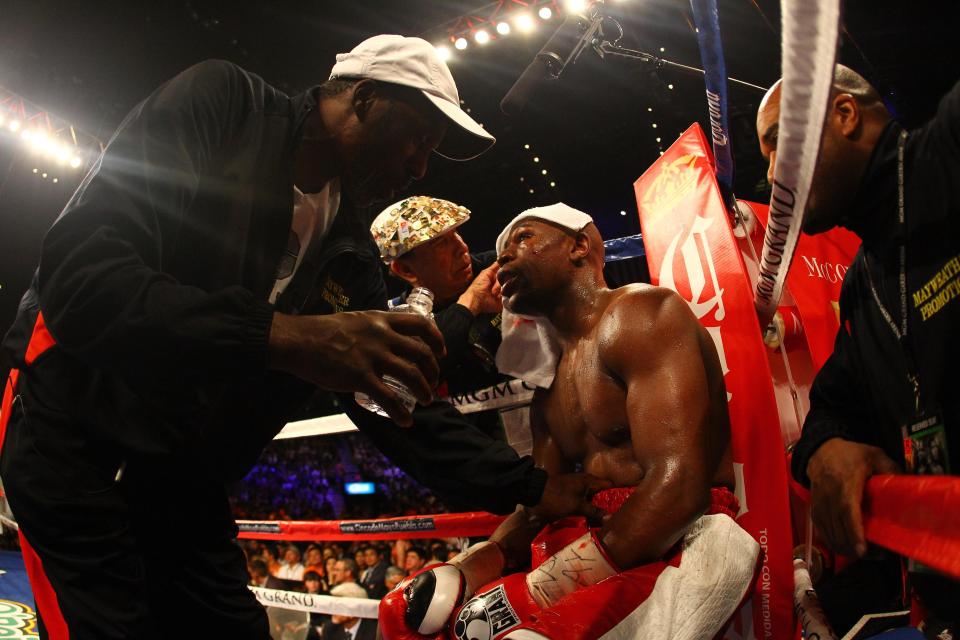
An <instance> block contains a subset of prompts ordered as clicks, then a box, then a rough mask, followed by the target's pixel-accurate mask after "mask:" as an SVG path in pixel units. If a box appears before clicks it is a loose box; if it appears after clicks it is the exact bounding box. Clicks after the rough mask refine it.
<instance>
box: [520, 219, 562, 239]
mask: <svg viewBox="0 0 960 640" xmlns="http://www.w3.org/2000/svg"><path fill="white" fill-rule="evenodd" d="M523 229H533V230H535V231H538V232H540V233H548V234H551V235H553V234H556V235H573V232H572V231H571V230H570V229H568V228H566V227H564V226H563V225H559V224H557V223H555V222H551V221H550V220H544V219H543V218H532V217H531V218H524V219H523V220H520V221H519V222H517V223H515V224H514V225H513V227H511V229H510V235H509V237H508V240H515V239H516V237H517V234H518V233H519V232H520V231H521V230H523Z"/></svg>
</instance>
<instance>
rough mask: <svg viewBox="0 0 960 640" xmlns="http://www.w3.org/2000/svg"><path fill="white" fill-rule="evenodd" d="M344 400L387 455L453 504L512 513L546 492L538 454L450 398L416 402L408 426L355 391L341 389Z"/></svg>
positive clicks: (351, 415) (349, 413)
mask: <svg viewBox="0 0 960 640" xmlns="http://www.w3.org/2000/svg"><path fill="white" fill-rule="evenodd" d="M340 404H341V406H342V407H343V408H344V411H345V412H346V414H347V416H349V418H350V420H352V421H353V423H354V424H355V425H357V428H359V429H360V431H361V432H363V433H364V434H366V435H367V436H368V437H369V438H370V439H371V440H372V441H373V443H374V445H376V447H377V448H378V449H379V450H380V451H382V452H383V454H384V455H386V456H387V457H388V458H390V460H391V461H393V462H394V464H396V465H397V466H398V467H400V468H401V469H403V470H404V471H405V472H406V473H407V474H409V475H410V476H411V477H413V479H414V480H416V481H417V482H419V483H420V484H422V485H424V486H425V487H427V488H429V489H430V490H432V491H434V492H435V493H436V494H437V495H438V496H439V497H440V498H441V499H442V500H443V501H444V502H446V503H447V505H448V506H450V507H451V508H453V509H458V510H483V511H490V512H491V513H501V514H507V513H511V512H513V511H514V509H516V507H517V504H523V505H528V506H533V505H535V504H537V503H538V502H539V501H540V498H541V496H542V495H543V489H544V486H546V482H547V474H546V472H545V471H543V470H542V469H537V468H536V467H534V464H533V458H531V457H530V456H524V457H522V458H521V457H520V456H519V455H517V452H516V451H515V450H514V449H513V448H512V447H511V446H510V445H508V444H507V443H506V442H502V441H500V440H494V439H493V438H491V437H490V436H488V435H486V434H485V433H483V432H482V431H480V430H479V429H478V428H476V427H474V426H473V425H472V424H471V423H470V422H468V421H467V420H466V419H465V418H464V417H463V416H462V415H461V414H460V412H458V411H457V410H456V409H454V408H453V407H452V406H451V405H450V404H448V403H446V402H435V403H434V404H432V405H430V406H429V407H417V409H416V410H415V411H414V413H413V420H414V424H413V426H412V427H411V428H409V429H401V428H400V427H398V426H397V425H395V424H394V423H393V422H392V421H390V420H388V419H386V418H382V417H380V416H378V415H376V414H374V413H371V412H369V411H366V410H364V409H361V408H360V407H359V406H357V404H356V403H355V402H354V401H353V397H352V396H348V395H341V396H340Z"/></svg>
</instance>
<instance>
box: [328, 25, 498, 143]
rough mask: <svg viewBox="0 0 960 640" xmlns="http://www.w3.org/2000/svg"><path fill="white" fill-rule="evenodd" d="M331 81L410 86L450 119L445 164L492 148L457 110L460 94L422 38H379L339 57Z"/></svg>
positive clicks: (476, 126)
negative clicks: (343, 80)
mask: <svg viewBox="0 0 960 640" xmlns="http://www.w3.org/2000/svg"><path fill="white" fill-rule="evenodd" d="M334 78H369V79H371V80H379V81H381V82H390V83H393V84H399V85H404V86H407V87H413V88H414V89H419V90H420V91H422V92H423V95H424V96H426V97H427V99H428V100H429V101H430V102H431V103H433V105H434V106H436V107H437V109H439V110H440V111H441V112H442V113H443V115H445V116H446V117H447V119H448V120H450V123H451V125H452V126H451V127H449V128H448V129H447V134H446V135H445V136H444V137H443V141H442V142H441V143H440V146H439V148H438V149H437V153H439V154H440V155H441V156H443V157H444V158H449V159H450V160H470V159H472V158H476V157H477V156H479V155H480V154H481V153H483V152H484V151H486V150H487V149H489V148H490V147H492V146H493V143H494V142H496V141H497V139H496V138H494V137H493V136H492V135H490V134H489V133H487V132H486V130H485V129H484V128H483V127H482V126H481V125H480V124H478V123H477V122H476V121H475V120H474V119H473V118H471V117H470V116H469V115H467V113H466V112H465V111H464V110H463V109H461V108H460V94H458V93H457V85H456V83H455V82H454V81H453V76H452V75H451V74H450V69H448V68H447V65H446V64H445V63H444V62H443V60H441V59H440V56H438V55H437V50H436V49H435V48H434V47H433V45H432V44H430V43H429V42H427V41H426V40H423V39H422V38H407V37H404V36H398V35H379V36H374V37H372V38H367V39H366V40H364V41H363V42H361V43H360V44H358V45H357V46H356V47H354V48H353V51H351V52H350V53H338V54H337V63H336V64H335V65H333V69H332V70H331V71H330V79H331V80H333V79H334Z"/></svg>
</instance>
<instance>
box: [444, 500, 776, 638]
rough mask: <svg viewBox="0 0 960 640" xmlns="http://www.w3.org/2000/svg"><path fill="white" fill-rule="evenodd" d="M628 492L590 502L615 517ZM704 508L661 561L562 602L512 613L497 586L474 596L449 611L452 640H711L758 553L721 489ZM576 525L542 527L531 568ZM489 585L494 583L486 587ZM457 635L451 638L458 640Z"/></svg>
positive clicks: (749, 577)
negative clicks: (454, 610) (456, 608)
mask: <svg viewBox="0 0 960 640" xmlns="http://www.w3.org/2000/svg"><path fill="white" fill-rule="evenodd" d="M631 492H632V489H611V490H609V491H603V492H601V493H599V494H597V496H596V497H595V498H594V504H595V505H597V506H599V507H600V508H602V509H605V510H606V511H608V512H610V513H613V512H615V511H617V510H618V509H619V508H620V506H621V505H622V504H623V502H624V501H625V500H626V499H627V497H628V496H629V495H630V493H631ZM712 494H713V495H712V505H711V508H710V510H709V511H708V512H707V514H706V515H703V516H701V517H700V518H699V519H698V520H697V521H696V522H694V524H693V525H692V526H691V527H690V529H689V530H688V531H687V533H686V535H685V536H684V537H683V539H682V540H681V541H680V542H679V543H678V544H677V545H676V546H675V547H674V548H673V549H671V551H670V552H669V553H668V554H667V555H666V556H665V557H664V558H662V559H661V560H658V561H657V562H651V563H649V564H646V565H643V566H640V567H635V568H633V569H629V570H627V571H623V572H621V573H619V574H616V575H614V576H611V577H609V578H606V579H605V580H602V581H601V582H599V583H597V584H595V585H593V586H591V587H587V588H583V589H580V590H578V591H575V592H573V593H571V594H569V595H567V596H564V597H563V598H562V599H561V600H560V601H559V602H557V604H555V605H553V606H551V607H548V608H546V609H538V610H536V611H533V612H528V613H518V612H517V610H516V609H522V608H521V607H516V608H514V607H512V606H511V604H510V594H509V592H505V591H504V588H503V586H502V585H501V586H498V587H496V588H493V589H490V590H487V588H486V587H485V588H483V589H480V590H479V591H478V594H477V596H475V597H474V599H473V600H471V601H470V602H468V603H467V604H466V605H464V607H463V609H461V610H460V611H459V612H457V613H458V614H459V615H455V616H454V619H455V620H457V624H456V625H453V626H452V628H451V629H450V637H451V638H455V639H456V640H543V639H544V638H546V639H549V640H559V639H563V640H588V639H591V640H592V639H596V638H602V639H603V640H620V639H623V640H626V639H627V638H643V639H644V640H657V639H663V640H666V639H670V640H705V639H709V638H713V637H715V636H717V635H718V634H719V632H721V631H722V630H723V629H724V628H725V627H726V626H727V623H728V621H729V620H730V618H731V617H732V616H733V614H734V613H735V612H736V610H737V609H738V608H739V606H740V605H741V604H742V603H743V601H744V600H745V598H746V597H747V595H748V592H749V590H750V587H751V585H752V584H753V581H754V580H755V577H756V571H757V566H758V559H759V553H760V546H759V544H757V542H756V541H755V540H754V539H753V538H752V537H751V536H750V534H748V533H747V532H746V531H744V530H743V529H742V528H741V527H740V526H739V525H738V524H737V523H736V522H735V521H734V519H733V518H734V516H735V515H736V511H737V509H738V505H737V501H736V498H735V497H734V495H733V494H732V493H731V492H730V491H728V490H727V489H713V490H712ZM588 530H589V529H588V528H587V527H586V522H585V520H584V519H583V518H567V519H564V520H560V521H558V522H555V523H553V524H551V525H548V526H547V527H545V528H544V529H543V530H542V531H541V532H540V534H539V535H538V536H537V538H536V539H535V540H534V542H533V545H532V563H531V564H532V566H533V567H537V566H539V565H540V564H541V563H542V562H543V561H544V560H546V559H548V558H550V557H551V556H552V555H553V554H554V553H556V552H557V551H559V550H561V549H563V548H564V547H565V546H567V545H568V544H570V543H571V542H573V541H574V540H576V539H578V538H580V537H581V536H583V535H584V533H586V532H587V531H588ZM492 584H496V583H492ZM458 631H459V634H458Z"/></svg>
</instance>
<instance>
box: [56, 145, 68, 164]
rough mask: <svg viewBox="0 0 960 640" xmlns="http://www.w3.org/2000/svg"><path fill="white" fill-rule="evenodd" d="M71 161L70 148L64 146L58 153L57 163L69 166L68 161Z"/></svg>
mask: <svg viewBox="0 0 960 640" xmlns="http://www.w3.org/2000/svg"><path fill="white" fill-rule="evenodd" d="M69 159H70V147H68V146H67V145H62V146H61V147H60V149H59V151H57V162H58V163H59V164H67V161H68V160H69Z"/></svg>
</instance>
